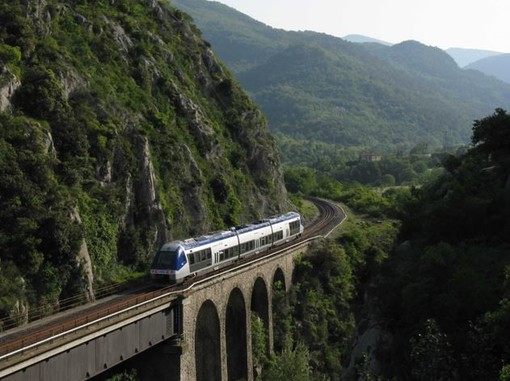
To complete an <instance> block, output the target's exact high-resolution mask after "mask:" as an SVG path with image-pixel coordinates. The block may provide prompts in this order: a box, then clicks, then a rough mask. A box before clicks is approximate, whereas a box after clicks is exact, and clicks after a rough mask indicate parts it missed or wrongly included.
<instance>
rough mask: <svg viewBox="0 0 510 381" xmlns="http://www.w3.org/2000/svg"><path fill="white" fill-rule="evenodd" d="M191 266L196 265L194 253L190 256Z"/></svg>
mask: <svg viewBox="0 0 510 381" xmlns="http://www.w3.org/2000/svg"><path fill="white" fill-rule="evenodd" d="M188 259H189V264H190V265H194V264H195V255H194V254H193V253H191V254H188Z"/></svg>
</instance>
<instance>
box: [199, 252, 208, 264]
mask: <svg viewBox="0 0 510 381" xmlns="http://www.w3.org/2000/svg"><path fill="white" fill-rule="evenodd" d="M206 256H207V254H206V253H205V250H202V251H201V252H200V260H201V261H205V258H206Z"/></svg>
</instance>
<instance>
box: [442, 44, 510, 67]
mask: <svg viewBox="0 0 510 381" xmlns="http://www.w3.org/2000/svg"><path fill="white" fill-rule="evenodd" d="M446 53H448V54H449V55H450V56H451V57H452V58H453V59H454V60H455V62H457V65H459V66H460V67H466V66H467V65H469V64H470V63H473V62H475V61H478V60H481V59H484V58H486V57H491V56H496V55H499V54H502V53H501V52H495V51H493V50H481V49H465V48H448V49H446Z"/></svg>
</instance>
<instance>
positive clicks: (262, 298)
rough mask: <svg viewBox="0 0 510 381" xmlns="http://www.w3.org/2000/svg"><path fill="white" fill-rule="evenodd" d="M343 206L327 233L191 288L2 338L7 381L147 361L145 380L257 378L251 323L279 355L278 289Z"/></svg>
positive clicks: (69, 375)
mask: <svg viewBox="0 0 510 381" xmlns="http://www.w3.org/2000/svg"><path fill="white" fill-rule="evenodd" d="M337 208H338V206H337ZM339 209H340V212H339V213H338V214H339V216H337V217H336V218H332V219H331V221H330V222H329V224H328V225H326V228H325V229H327V232H326V231H324V230H325V229H323V231H322V233H321V235H318V236H315V237H309V238H308V239H305V240H300V241H297V242H295V243H294V244H292V245H291V246H286V247H285V248H281V249H280V250H279V251H277V252H275V253H273V254H272V255H270V256H262V257H260V258H255V259H253V260H250V261H248V262H246V263H244V264H241V265H240V266H237V267H235V269H230V270H228V269H225V270H224V271H222V272H220V273H215V274H214V275H213V276H209V277H207V278H204V279H202V280H196V281H195V282H193V283H192V284H191V285H189V286H187V288H181V289H179V290H177V291H168V292H156V293H154V294H151V295H150V296H149V297H148V296H147V295H145V294H144V295H141V296H140V298H138V297H137V296H136V299H135V303H129V304H126V305H125V306H123V305H122V304H121V303H116V306H115V308H113V307H112V311H109V309H108V310H107V311H106V313H104V311H103V313H101V314H100V315H97V316H94V315H93V314H91V313H90V312H89V313H86V314H85V313H83V311H82V312H80V311H71V312H72V315H71V317H70V318H69V317H67V318H65V319H67V320H69V322H68V323H66V324H65V328H62V329H59V330H58V331H57V330H56V331H53V330H51V332H48V329H47V328H46V329H45V331H44V332H43V329H42V328H41V329H39V330H38V329H37V327H36V328H33V327H32V331H33V333H30V334H27V331H28V329H29V327H30V325H29V326H28V327H26V328H24V331H25V336H24V337H25V339H24V342H22V343H21V344H20V340H19V339H18V340H16V341H15V343H16V345H17V346H14V347H9V343H8V342H7V344H6V335H1V334H0V381H27V380H40V381H46V380H47V381H69V380H94V379H95V378H96V376H99V377H101V375H102V374H104V372H105V371H109V370H111V369H112V368H114V367H115V366H116V365H119V364H121V363H124V362H129V361H138V363H140V362H142V363H147V364H146V366H142V368H145V370H147V368H149V370H151V371H152V373H150V372H149V375H147V372H145V373H144V372H142V373H140V374H139V376H140V377H141V379H143V380H144V379H158V380H167V381H174V380H175V381H195V380H196V381H238V380H247V381H252V380H254V369H253V359H252V350H251V348H252V335H251V318H252V316H253V315H254V314H255V315H256V316H257V317H258V318H260V319H261V320H262V321H263V323H264V326H265V328H266V330H267V332H268V333H269V335H268V343H267V348H268V350H272V348H273V321H272V316H273V314H272V312H273V305H272V300H273V285H275V284H276V283H277V282H281V285H283V286H284V287H285V289H286V290H288V288H289V287H290V285H291V283H292V274H293V270H294V259H295V258H296V256H298V255H301V254H303V253H305V252H306V251H307V250H308V249H309V247H310V245H313V244H314V243H315V242H316V241H317V240H318V239H320V238H322V237H323V236H327V235H328V234H329V233H330V232H331V231H332V230H333V229H334V228H336V227H337V226H338V225H339V224H340V223H341V222H342V221H343V219H344V218H345V215H344V214H343V211H341V208H339ZM132 299H133V298H131V299H130V300H131V301H132ZM103 304H104V303H103ZM84 311H86V309H84ZM83 316H86V317H83ZM60 326H61V325H59V327H60ZM43 333H44V334H43ZM2 336H3V337H2ZM13 342H14V341H13ZM13 345H14V344H13ZM137 359H139V360H137ZM140 359H142V360H140ZM138 363H137V364H138ZM128 364H129V363H128ZM152 368H154V369H152ZM156 368H157V369H156ZM114 369H115V368H114Z"/></svg>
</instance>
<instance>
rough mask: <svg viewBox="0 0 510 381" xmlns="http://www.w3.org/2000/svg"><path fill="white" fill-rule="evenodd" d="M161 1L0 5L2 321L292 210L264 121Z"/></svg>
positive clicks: (180, 16) (181, 17)
mask: <svg viewBox="0 0 510 381" xmlns="http://www.w3.org/2000/svg"><path fill="white" fill-rule="evenodd" d="M165 4H166V3H162V2H157V1H153V0H123V1H115V2H114V1H101V2H89V1H81V0H75V1H57V0H45V1H38V0H23V1H21V0H20V1H12V2H4V3H3V4H2V5H0V24H1V25H2V27H1V28H0V242H1V246H2V250H1V253H0V268H1V271H0V295H2V298H0V322H1V321H3V320H2V319H3V318H4V317H11V318H12V319H13V320H16V321H18V322H23V321H25V319H26V316H27V313H28V311H29V310H31V309H33V308H36V307H37V306H45V308H46V311H47V312H51V309H52V308H53V307H52V306H57V308H58V300H59V299H61V298H64V297H70V296H76V295H80V294H81V295H83V297H84V298H89V299H91V298H93V297H94V290H95V289H96V287H99V286H102V285H105V284H108V283H110V282H113V281H117V280H121V279H123V278H124V277H127V276H130V275H132V273H134V272H140V271H142V272H143V271H146V270H147V269H148V266H149V264H150V261H151V259H152V256H153V254H154V252H155V250H156V249H157V248H158V246H159V245H160V244H161V243H163V242H164V241H166V240H170V239H183V238H187V237H189V236H190V235H193V234H202V233H204V232H207V231H210V230H212V229H218V228H228V227H230V226H233V225H235V224H238V223H245V222H250V221H253V220H256V219H259V218H261V217H264V216H267V215H270V214H274V213H277V212H280V211H283V210H285V209H287V208H289V207H290V204H289V201H288V199H287V196H286V191H285V187H284V184H283V176H282V172H281V169H280V161H279V156H278V152H277V150H276V145H275V142H274V140H273V138H272V137H271V136H270V135H269V134H268V128H267V122H266V120H265V117H264V116H263V115H262V113H261V112H260V110H259V109H258V108H257V107H256V106H255V104H254V103H253V102H252V101H251V100H250V98H249V97H248V95H247V94H246V93H245V92H244V91H243V90H242V89H241V88H240V87H239V85H238V83H237V82H236V81H235V80H234V79H233V77H232V76H231V74H230V73H229V72H228V71H227V70H226V68H225V67H224V66H223V64H221V63H220V62H219V61H218V59H217V58H216V56H215V55H214V54H213V52H212V50H211V49H210V47H209V44H208V43H207V42H205V41H203V39H202V37H201V35H200V32H199V31H198V30H197V28H196V27H195V26H194V25H193V24H192V23H191V21H190V18H189V16H187V15H186V14H184V13H183V12H181V11H180V10H177V9H174V8H171V7H170V6H168V5H167V4H166V5H165ZM48 305H49V306H50V307H48ZM0 325H1V323H0ZM0 330H1V326H0Z"/></svg>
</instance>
